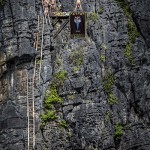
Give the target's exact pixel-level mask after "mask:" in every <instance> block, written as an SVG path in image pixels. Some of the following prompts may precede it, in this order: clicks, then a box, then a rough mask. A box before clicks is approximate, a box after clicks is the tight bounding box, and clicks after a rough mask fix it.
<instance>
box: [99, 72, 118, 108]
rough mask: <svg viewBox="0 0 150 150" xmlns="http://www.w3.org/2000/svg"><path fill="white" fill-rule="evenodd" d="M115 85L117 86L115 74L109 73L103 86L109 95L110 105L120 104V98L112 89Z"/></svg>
mask: <svg viewBox="0 0 150 150" xmlns="http://www.w3.org/2000/svg"><path fill="white" fill-rule="evenodd" d="M114 84H115V78H114V76H113V74H112V73H111V72H109V71H107V72H106V74H105V76H104V79H103V83H102V85H103V88H104V91H105V92H106V94H107V97H108V103H109V104H110V105H113V104H118V103H119V102H118V98H117V97H116V96H115V95H114V94H113V92H112V87H113V85H114Z"/></svg>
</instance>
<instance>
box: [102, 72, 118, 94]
mask: <svg viewBox="0 0 150 150" xmlns="http://www.w3.org/2000/svg"><path fill="white" fill-rule="evenodd" d="M102 84H103V88H104V90H105V92H106V93H110V92H111V91H112V86H113V85H114V84H115V78H114V76H113V74H112V73H111V72H108V71H107V72H106V74H105V76H104V79H103V83H102Z"/></svg>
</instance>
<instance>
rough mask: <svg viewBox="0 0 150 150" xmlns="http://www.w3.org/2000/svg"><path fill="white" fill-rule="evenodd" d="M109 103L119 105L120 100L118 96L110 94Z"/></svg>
mask: <svg viewBox="0 0 150 150" xmlns="http://www.w3.org/2000/svg"><path fill="white" fill-rule="evenodd" d="M108 103H109V104H110V105H113V104H118V98H117V97H116V96H114V94H112V93H109V94H108Z"/></svg>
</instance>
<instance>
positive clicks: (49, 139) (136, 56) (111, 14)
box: [0, 0, 150, 150]
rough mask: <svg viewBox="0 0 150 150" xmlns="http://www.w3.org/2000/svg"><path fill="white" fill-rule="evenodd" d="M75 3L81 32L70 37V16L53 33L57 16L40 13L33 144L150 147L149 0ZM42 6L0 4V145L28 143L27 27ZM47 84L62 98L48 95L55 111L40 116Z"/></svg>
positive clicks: (116, 149) (76, 149) (108, 149)
mask: <svg viewBox="0 0 150 150" xmlns="http://www.w3.org/2000/svg"><path fill="white" fill-rule="evenodd" d="M60 2H61V3H62V9H63V11H72V10H73V9H74V6H75V2H74V1H68V0H61V1H60ZM82 3H83V4H82V5H83V9H84V10H85V11H87V36H86V38H85V39H71V38H70V32H69V31H70V29H69V24H68V25H67V26H66V28H65V29H64V30H63V31H62V32H61V33H60V34H59V35H58V36H57V37H56V38H55V39H54V38H53V34H54V33H55V31H56V30H57V28H58V27H59V26H60V25H61V24H62V23H63V22H64V20H62V21H60V22H58V23H57V24H56V26H54V25H53V24H54V23H55V20H51V23H50V24H46V21H45V25H44V34H43V39H44V43H43V56H42V63H41V64H42V66H41V73H40V84H38V80H39V79H37V78H36V81H37V82H36V83H35V84H34V92H35V93H34V94H35V126H36V130H35V135H36V140H35V142H36V143H35V149H37V150H46V149H48V150H53V149H56V150H71V149H72V150H149V149H150V123H149V122H150V67H149V64H150V32H149V31H150V25H149V24H150V9H149V7H150V2H149V1H148V0H139V1H138V2H137V1H134V0H124V1H122V2H121V3H120V0H101V1H100V0H96V1H93V0H83V2H82ZM122 3H124V5H121V4H122ZM123 6H126V7H123ZM42 9H43V8H42V3H41V1H40V0H30V1H27V0H22V1H20V0H7V1H6V3H5V5H4V6H0V149H1V150H26V149H27V101H26V94H27V76H29V77H32V75H33V71H34V60H35V57H36V56H38V55H39V54H38V53H37V51H36V49H35V48H34V41H35V38H34V33H35V32H37V29H38V16H40V17H42V16H43V10H42ZM40 32H41V31H40ZM131 33H132V34H131ZM40 39H41V37H40ZM36 73H37V72H36ZM54 84H55V86H54ZM55 90H56V91H55ZM52 91H54V96H56V97H57V98H58V99H59V98H60V101H61V100H62V101H63V102H60V101H59V102H58V101H55V102H53V103H52V102H51V103H50V104H51V105H52V106H51V107H52V108H50V107H49V108H48V110H49V111H53V112H55V114H53V117H54V118H55V117H56V118H55V119H51V118H52V117H51V118H50V119H49V120H48V119H47V120H46V122H42V121H43V120H42V119H41V115H42V114H45V115H47V114H46V111H47V110H46V107H47V106H46V104H45V102H44V101H45V100H46V98H47V96H46V94H47V93H48V92H51V93H52ZM42 123H45V124H44V125H43V126H42Z"/></svg>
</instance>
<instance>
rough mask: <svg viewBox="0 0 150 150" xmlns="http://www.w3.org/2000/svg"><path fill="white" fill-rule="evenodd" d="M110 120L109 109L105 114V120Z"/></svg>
mask: <svg viewBox="0 0 150 150" xmlns="http://www.w3.org/2000/svg"><path fill="white" fill-rule="evenodd" d="M109 120H110V112H109V111H107V112H106V114H105V121H106V122H107V123H108V122H109Z"/></svg>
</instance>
